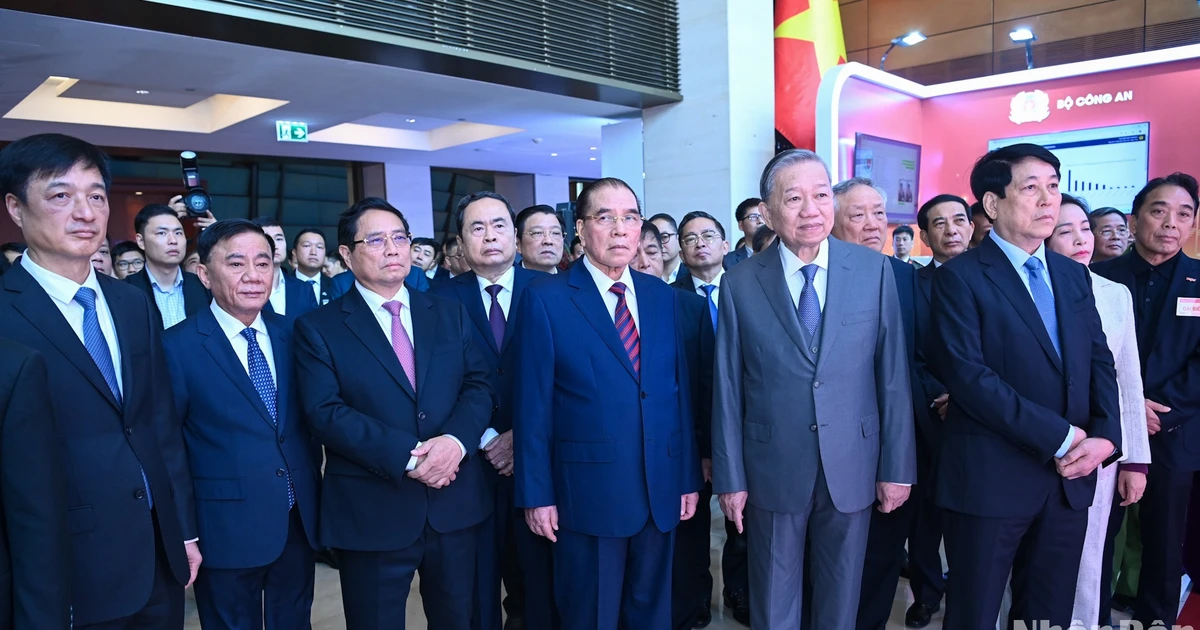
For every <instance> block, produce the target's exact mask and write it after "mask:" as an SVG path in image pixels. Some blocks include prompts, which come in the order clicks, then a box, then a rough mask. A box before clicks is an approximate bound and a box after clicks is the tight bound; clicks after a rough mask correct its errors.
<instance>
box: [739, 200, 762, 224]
mask: <svg viewBox="0 0 1200 630" xmlns="http://www.w3.org/2000/svg"><path fill="white" fill-rule="evenodd" d="M761 203H762V199H759V198H758V197H751V198H749V199H746V200H744V201H742V203H739V204H738V206H737V210H734V211H733V217H734V218H735V219H737V222H738V223H741V222H742V221H745V220H746V213H748V212H750V210H752V209H754V208H757V207H758V205H759V204H761Z"/></svg>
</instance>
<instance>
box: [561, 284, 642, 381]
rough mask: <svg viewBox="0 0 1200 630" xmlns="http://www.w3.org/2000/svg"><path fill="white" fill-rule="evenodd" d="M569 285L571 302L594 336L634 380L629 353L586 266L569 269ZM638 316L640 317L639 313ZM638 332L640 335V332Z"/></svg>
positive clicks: (634, 373)
mask: <svg viewBox="0 0 1200 630" xmlns="http://www.w3.org/2000/svg"><path fill="white" fill-rule="evenodd" d="M570 285H571V286H572V287H574V288H575V293H574V295H572V296H571V301H572V302H574V303H575V306H576V307H578V308H579V311H580V312H581V313H583V317H584V319H586V320H587V321H588V323H589V324H591V326H592V328H593V329H595V331H596V334H598V335H600V339H601V340H602V341H604V343H605V345H607V346H608V348H609V349H610V350H612V353H613V354H614V355H616V357H617V360H619V361H620V362H621V365H623V366H625V370H626V371H627V372H629V375H630V376H631V377H633V378H634V379H635V380H636V379H637V378H638V375H637V373H636V372H634V371H633V363H630V361H629V353H628V352H626V351H625V346H624V345H622V344H621V338H620V337H618V336H617V326H616V324H614V323H613V319H612V317H610V316H609V314H608V307H607V306H605V304H604V300H603V298H601V297H600V288H599V287H597V286H596V282H595V281H594V280H592V274H591V273H589V272H588V270H587V266H586V265H584V264H582V263H580V264H578V265H574V266H572V267H571V279H570ZM634 291H637V287H636V286H635V287H634ZM639 297H640V296H639ZM639 310H640V309H639ZM638 314H639V315H640V314H641V313H640V312H639V313H638ZM638 332H639V334H640V332H641V331H638Z"/></svg>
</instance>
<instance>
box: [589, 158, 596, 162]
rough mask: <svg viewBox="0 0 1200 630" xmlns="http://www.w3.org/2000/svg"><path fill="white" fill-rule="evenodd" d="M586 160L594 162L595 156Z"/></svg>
mask: <svg viewBox="0 0 1200 630" xmlns="http://www.w3.org/2000/svg"><path fill="white" fill-rule="evenodd" d="M588 161H590V162H595V161H596V158H588Z"/></svg>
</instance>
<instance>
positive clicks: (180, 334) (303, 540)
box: [163, 219, 320, 630]
mask: <svg viewBox="0 0 1200 630" xmlns="http://www.w3.org/2000/svg"><path fill="white" fill-rule="evenodd" d="M273 249H274V242H273V241H272V239H271V238H270V237H269V236H267V235H266V233H264V232H263V231H262V229H261V228H259V227H258V226H256V225H254V224H253V223H251V222H250V221H246V220H244V219H233V220H229V221H218V222H216V223H214V224H213V225H211V226H209V227H208V228H207V229H205V230H204V231H203V232H201V233H200V239H199V243H198V247H197V251H198V253H199V256H200V258H201V265H200V268H199V271H200V280H201V282H203V283H204V286H205V287H206V288H208V289H209V290H210V291H212V295H213V301H212V304H211V305H210V306H209V308H206V309H204V310H201V311H200V312H199V313H197V314H195V315H194V316H192V317H189V318H188V319H186V320H184V322H183V323H182V324H180V325H179V326H175V327H174V328H172V329H171V330H169V331H167V332H166V333H164V335H163V347H164V349H165V351H166V356H167V366H168V368H169V372H170V374H169V378H170V386H171V389H172V391H173V392H174V394H175V405H176V407H177V409H178V410H179V415H180V419H181V421H182V424H183V428H182V434H183V441H184V444H185V445H186V446H187V461H188V465H189V467H190V468H191V471H192V478H193V482H194V484H195V488H196V498H197V501H196V512H197V516H198V517H199V518H198V522H199V525H200V530H199V535H200V539H201V540H202V541H203V543H204V563H203V565H202V566H201V567H200V573H199V575H197V576H196V609H197V611H198V613H199V616H200V623H201V624H202V625H203V626H204V627H206V628H239V629H245V630H251V629H257V630H263V628H264V627H265V628H270V629H274V628H306V627H309V622H310V618H311V616H312V602H313V582H314V567H315V562H314V558H313V556H314V553H315V552H314V550H313V548H314V546H315V545H316V541H317V538H316V532H317V484H318V483H319V482H320V469H319V468H318V464H316V463H314V462H313V460H312V457H311V454H312V451H311V448H310V439H309V435H308V430H307V428H306V427H305V426H304V424H303V423H302V422H301V419H300V401H299V399H298V398H297V396H296V387H295V386H294V384H293V375H292V351H291V341H292V340H291V331H290V330H289V327H288V325H287V323H286V322H285V321H284V319H283V317H281V316H279V315H273V314H270V313H263V312H262V309H263V306H264V305H266V303H267V299H268V296H269V293H270V290H271V281H272V280H273V274H274V273H275V267H274V252H273ZM264 618H265V620H266V623H265V625H264Z"/></svg>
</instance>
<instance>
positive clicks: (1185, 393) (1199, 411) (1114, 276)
mask: <svg viewBox="0 0 1200 630" xmlns="http://www.w3.org/2000/svg"><path fill="white" fill-rule="evenodd" d="M1137 255H1138V254H1137V252H1136V251H1134V250H1133V249H1130V250H1129V251H1128V252H1126V253H1125V254H1123V255H1121V256H1118V257H1117V258H1114V259H1112V260H1106V261H1104V262H1102V263H1096V265H1095V266H1094V267H1093V271H1095V272H1096V273H1097V274H1099V275H1101V276H1104V277H1105V278H1108V279H1109V280H1112V281H1113V282H1120V283H1121V284H1123V285H1125V286H1127V287H1129V291H1130V293H1133V294H1134V295H1137V293H1136V291H1135V289H1134V275H1133V272H1132V270H1131V268H1130V262H1131V261H1132V260H1133V257H1134V256H1137ZM1180 298H1184V299H1188V298H1191V299H1196V298H1200V261H1196V260H1194V259H1192V258H1189V257H1187V256H1186V255H1184V254H1180V258H1179V262H1178V264H1177V265H1176V267H1175V275H1174V277H1172V278H1171V285H1170V287H1169V288H1168V290H1167V299H1166V300H1165V301H1164V302H1163V310H1162V313H1160V314H1159V315H1158V317H1159V320H1158V329H1157V332H1156V335H1157V338H1156V339H1154V340H1153V341H1152V342H1151V345H1150V347H1149V348H1141V347H1139V348H1138V353H1139V354H1140V355H1141V358H1142V364H1143V365H1144V366H1145V367H1144V368H1143V369H1142V382H1143V384H1144V386H1145V392H1146V398H1149V399H1150V400H1153V401H1155V402H1158V403H1162V404H1164V405H1166V406H1168V407H1170V408H1171V411H1169V412H1167V413H1161V414H1159V418H1160V419H1161V420H1162V430H1161V431H1159V432H1158V433H1156V434H1154V435H1152V436H1150V461H1152V462H1154V463H1156V464H1162V465H1163V466H1166V467H1167V468H1168V469H1169V470H1176V471H1189V470H1191V471H1195V470H1200V424H1198V423H1196V422H1193V420H1194V419H1195V418H1197V417H1200V317H1181V316H1178V315H1176V308H1177V307H1178V305H1179V300H1180ZM1135 312H1136V309H1135ZM1145 324H1146V323H1145V322H1141V321H1139V322H1137V326H1138V327H1139V328H1140V327H1141V326H1143V325H1145Z"/></svg>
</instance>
